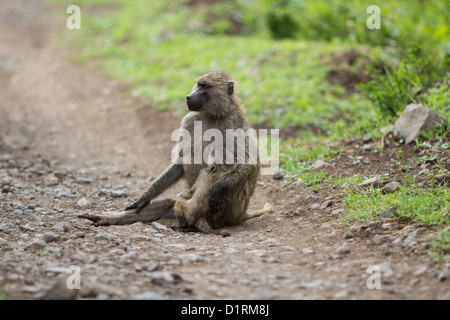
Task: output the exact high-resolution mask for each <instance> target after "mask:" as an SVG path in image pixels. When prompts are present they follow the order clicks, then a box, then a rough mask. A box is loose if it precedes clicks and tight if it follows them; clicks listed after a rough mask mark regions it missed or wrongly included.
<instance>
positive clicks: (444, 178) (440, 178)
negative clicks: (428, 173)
mask: <svg viewBox="0 0 450 320" xmlns="http://www.w3.org/2000/svg"><path fill="white" fill-rule="evenodd" d="M434 180H435V181H436V182H438V183H442V182H445V183H450V174H438V175H436V177H435V178H434Z"/></svg>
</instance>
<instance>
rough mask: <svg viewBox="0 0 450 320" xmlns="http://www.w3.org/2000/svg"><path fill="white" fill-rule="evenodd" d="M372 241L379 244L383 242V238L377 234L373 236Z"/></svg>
mask: <svg viewBox="0 0 450 320" xmlns="http://www.w3.org/2000/svg"><path fill="white" fill-rule="evenodd" d="M372 241H373V243H374V244H376V245H379V244H382V243H383V238H382V237H380V236H379V235H378V234H377V235H375V236H374V237H373V239H372Z"/></svg>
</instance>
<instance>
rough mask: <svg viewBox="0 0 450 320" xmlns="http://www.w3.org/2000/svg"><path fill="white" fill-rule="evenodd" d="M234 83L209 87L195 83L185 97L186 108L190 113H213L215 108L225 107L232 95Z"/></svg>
mask: <svg viewBox="0 0 450 320" xmlns="http://www.w3.org/2000/svg"><path fill="white" fill-rule="evenodd" d="M233 91H234V83H233V82H228V83H225V84H218V85H214V86H213V85H210V84H206V83H201V82H197V83H196V85H195V86H194V89H193V90H192V92H191V94H189V95H188V96H187V97H186V103H187V107H188V109H189V110H190V111H199V112H202V111H207V112H211V113H215V112H216V111H217V110H214V109H215V108H216V107H217V106H220V105H227V102H228V101H229V97H230V96H231V95H232V94H233Z"/></svg>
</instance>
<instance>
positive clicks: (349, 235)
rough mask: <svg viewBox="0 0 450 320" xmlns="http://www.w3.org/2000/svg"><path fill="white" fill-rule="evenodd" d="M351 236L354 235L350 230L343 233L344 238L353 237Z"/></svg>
mask: <svg viewBox="0 0 450 320" xmlns="http://www.w3.org/2000/svg"><path fill="white" fill-rule="evenodd" d="M353 237H355V235H354V234H353V233H351V232H346V233H345V234H344V237H343V238H344V239H350V238H353Z"/></svg>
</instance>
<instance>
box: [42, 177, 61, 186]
mask: <svg viewBox="0 0 450 320" xmlns="http://www.w3.org/2000/svg"><path fill="white" fill-rule="evenodd" d="M44 183H45V185H46V186H47V187H50V186H56V185H57V184H58V183H59V179H58V178H57V177H55V176H53V175H52V176H48V177H46V178H45V179H44Z"/></svg>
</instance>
